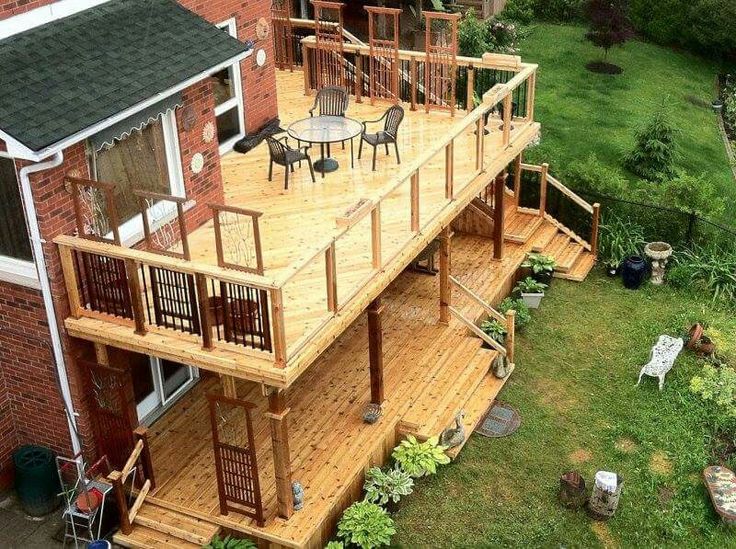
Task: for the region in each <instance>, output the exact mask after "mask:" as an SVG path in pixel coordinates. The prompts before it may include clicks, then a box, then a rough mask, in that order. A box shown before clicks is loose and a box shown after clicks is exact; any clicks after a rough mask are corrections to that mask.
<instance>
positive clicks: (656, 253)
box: [644, 242, 672, 286]
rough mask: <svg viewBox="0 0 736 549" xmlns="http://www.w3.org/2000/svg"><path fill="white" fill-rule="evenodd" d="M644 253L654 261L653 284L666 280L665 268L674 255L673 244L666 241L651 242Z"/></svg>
mask: <svg viewBox="0 0 736 549" xmlns="http://www.w3.org/2000/svg"><path fill="white" fill-rule="evenodd" d="M644 255H646V256H647V257H648V258H649V259H650V260H651V261H652V284H656V285H657V286H659V285H660V284H662V283H663V282H664V270H665V268H666V267H667V261H668V260H669V258H670V256H671V255H672V246H670V245H669V244H667V243H666V242H650V243H649V244H647V245H646V246H645V247H644Z"/></svg>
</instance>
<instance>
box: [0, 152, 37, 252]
mask: <svg viewBox="0 0 736 549" xmlns="http://www.w3.org/2000/svg"><path fill="white" fill-rule="evenodd" d="M0 255H2V256H5V257H11V258H14V259H20V260H22V261H33V253H32V252H31V242H30V240H29V239H28V229H27V227H26V217H25V215H24V214H23V203H22V202H21V200H20V188H19V187H18V179H17V177H16V172H15V162H13V160H11V159H10V158H2V157H0Z"/></svg>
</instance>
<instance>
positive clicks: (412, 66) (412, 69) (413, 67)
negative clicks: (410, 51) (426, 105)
mask: <svg viewBox="0 0 736 549" xmlns="http://www.w3.org/2000/svg"><path fill="white" fill-rule="evenodd" d="M409 73H410V74H409V76H410V78H411V110H413V111H415V110H417V58H416V57H412V58H411V61H410V62H409Z"/></svg>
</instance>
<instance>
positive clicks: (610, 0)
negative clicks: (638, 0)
mask: <svg viewBox="0 0 736 549" xmlns="http://www.w3.org/2000/svg"><path fill="white" fill-rule="evenodd" d="M585 15H586V16H587V17H588V19H589V20H590V27H589V29H588V32H587V33H586V34H585V38H586V39H587V40H589V41H591V42H592V43H593V44H594V45H596V46H598V47H599V48H602V49H603V51H604V52H605V53H604V59H607V58H608V52H609V50H610V49H611V48H612V47H613V46H620V45H621V44H623V43H624V42H626V41H627V40H628V39H629V38H631V36H632V32H631V23H630V22H629V15H628V12H627V6H626V1H625V0H588V2H587V4H586V5H585Z"/></svg>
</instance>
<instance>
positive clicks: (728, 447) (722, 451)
mask: <svg viewBox="0 0 736 549" xmlns="http://www.w3.org/2000/svg"><path fill="white" fill-rule="evenodd" d="M711 454H712V455H713V459H715V461H716V463H718V464H719V465H723V466H728V462H729V460H730V459H731V458H732V457H733V456H734V455H735V454H736V440H734V437H731V436H729V435H728V434H727V433H724V432H722V431H721V432H719V433H717V434H716V436H715V441H714V443H713V445H712V449H711Z"/></svg>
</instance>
